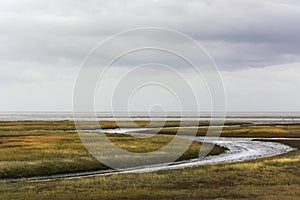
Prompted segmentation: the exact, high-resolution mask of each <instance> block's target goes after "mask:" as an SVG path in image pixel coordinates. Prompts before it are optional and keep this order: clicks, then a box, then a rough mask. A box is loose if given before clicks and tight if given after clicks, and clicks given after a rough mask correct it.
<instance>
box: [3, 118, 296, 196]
mask: <svg viewBox="0 0 300 200" xmlns="http://www.w3.org/2000/svg"><path fill="white" fill-rule="evenodd" d="M39 123H41V122H39ZM51 123H53V122H51ZM67 123H69V122H67ZM8 124H9V123H8ZM8 124H7V125H8ZM20 124H22V123H21V122H20ZM20 124H18V125H17V126H16V127H14V125H13V124H10V125H8V126H10V128H8V126H6V127H5V126H0V127H1V128H0V129H1V130H0V135H1V137H0V141H1V148H0V149H1V150H3V149H5V148H3V146H2V145H8V144H9V143H6V142H4V139H7V140H9V138H11V139H15V140H18V138H24V137H33V138H35V137H37V136H38V137H44V136H45V135H47V134H49V131H50V132H52V134H51V135H53V137H54V136H55V137H58V136H59V135H63V134H66V135H67V136H68V139H67V140H65V139H63V140H62V141H61V143H59V142H58V141H60V139H54V138H51V139H49V138H47V137H45V138H44V139H45V141H43V140H41V138H36V140H37V141H35V142H33V143H34V144H36V143H37V144H39V143H40V142H41V143H45V142H50V141H52V142H53V143H54V144H56V143H57V142H58V144H60V145H58V146H60V147H63V145H64V144H68V142H67V141H70V140H71V141H72V137H77V136H76V134H75V133H74V132H73V130H72V128H70V127H71V126H72V125H69V124H65V125H64V124H63V123H62V124H61V125H55V128H54V127H53V129H55V130H53V129H51V127H50V128H49V124H47V127H48V128H47V129H48V130H42V129H41V126H44V125H42V124H35V125H34V127H32V126H30V125H26V126H24V125H22V126H23V128H25V129H26V131H24V130H22V128H20V127H19V126H20ZM53 124H55V123H53ZM53 126H54V125H53ZM68 126H70V127H68ZM37 127H38V128H37ZM298 128H299V127H298V126H283V125H282V126H274V127H273V126H259V127H254V126H251V127H249V126H242V127H235V128H233V131H232V132H231V131H230V129H226V130H224V132H223V134H224V133H226V134H229V133H230V134H231V135H234V136H248V135H249V130H251V132H250V133H251V134H252V135H255V134H261V135H267V137H274V136H275V137H277V136H280V137H285V136H288V137H290V136H292V135H293V136H294V135H295V136H298V137H299V134H300V132H298V130H299V129H298ZM268 129H269V130H270V131H268ZM234 133H235V134H234ZM114 137H116V136H114ZM121 137H125V136H121ZM112 138H113V137H112ZM116 139H117V140H116V141H115V142H116V143H118V142H119V141H118V140H121V141H122V139H121V138H116ZM123 139H125V138H123ZM126 139H128V140H131V139H132V138H126ZM77 140H78V138H77ZM112 140H113V139H112ZM15 142H17V141H15ZM78 142H80V141H79V140H78ZM132 142H133V143H132V144H133V145H131V146H129V147H130V148H131V149H129V150H131V151H138V149H139V148H136V142H137V141H134V140H133V141H132ZM139 142H140V141H138V143H139ZM165 142H167V141H165ZM280 142H282V143H284V144H288V145H290V146H293V147H295V148H300V143H299V141H293V140H288V139H286V140H284V141H280ZM50 143H51V142H50ZM15 145H16V144H15ZM30 145H33V144H31V143H29V146H30ZM76 145H78V146H79V144H76ZM76 145H75V146H76ZM119 145H122V143H121V144H119ZM196 145H197V144H196ZM198 145H199V144H198ZM150 146H152V145H150ZM8 148H11V147H8ZM64 148H65V147H63V148H62V149H64ZM80 148H82V146H81V147H80ZM151 148H154V149H155V148H157V146H156V147H155V146H152V147H151ZM197 148H199V146H197ZM71 149H74V147H73V146H72V147H70V148H69V150H68V151H71ZM39 151H42V149H39ZM74 151H75V152H76V148H75V149H74ZM80 152H83V151H80ZM19 153H21V152H19ZM85 153H86V152H85ZM21 154H22V153H21ZM1 155H4V154H1ZM66 155H68V154H66ZM20 156H25V157H26V153H23V155H20ZM73 156H74V155H72V154H70V158H73ZM85 156H88V154H87V153H86V154H83V157H85ZM29 158H30V157H29ZM73 167H74V166H73ZM0 199H1V200H2V199H3V200H6V199H9V200H11V199H58V200H65V199H300V151H299V150H295V151H292V152H289V153H286V154H283V155H279V156H274V157H270V158H261V159H256V160H251V161H245V162H237V163H227V164H218V165H204V166H198V167H191V168H185V169H177V170H163V171H157V172H152V173H140V174H118V175H107V176H100V177H90V178H77V179H71V180H65V179H58V180H52V181H47V182H43V181H37V182H18V183H3V182H2V183H1V182H0Z"/></svg>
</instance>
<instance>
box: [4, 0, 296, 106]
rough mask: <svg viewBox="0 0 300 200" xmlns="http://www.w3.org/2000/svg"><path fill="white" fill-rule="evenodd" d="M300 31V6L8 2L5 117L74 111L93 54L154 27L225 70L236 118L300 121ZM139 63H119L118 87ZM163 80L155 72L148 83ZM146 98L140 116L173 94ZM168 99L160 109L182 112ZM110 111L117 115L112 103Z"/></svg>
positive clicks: (282, 2)
mask: <svg viewBox="0 0 300 200" xmlns="http://www.w3.org/2000/svg"><path fill="white" fill-rule="evenodd" d="M299 21H300V2H299V1H296V0H294V1H293V0H273V1H271V0H244V1H239V0H230V1H224V0H203V1H196V0H195V1H180V0H168V1H164V0H162V1H158V0H154V1H138V0H136V1H134V0H131V1H130V0H110V1H96V0H86V1H79V0H41V1H37V0H35V1H33V0H1V1H0V91H1V93H0V111H72V96H73V86H74V82H75V80H76V77H77V75H78V72H79V70H80V64H81V63H82V61H83V59H84V58H85V57H86V56H87V54H88V53H89V52H90V51H91V49H93V48H94V47H95V46H96V45H97V44H99V43H100V42H102V41H103V40H105V39H106V38H107V37H109V36H111V35H113V34H116V33H118V32H121V31H124V30H128V29H132V28H137V27H148V26H154V27H165V28H171V29H174V30H177V31H179V32H182V33H184V34H187V35H188V36H190V37H192V38H193V39H195V40H196V41H197V42H199V43H200V44H202V45H203V46H204V47H205V49H206V50H207V51H208V52H209V54H210V55H211V57H212V58H213V60H214V61H215V63H216V64H217V66H218V68H219V69H220V73H221V75H222V78H223V81H224V87H225V91H226V97H227V101H226V102H227V110H229V111H300V92H299V91H300V26H299ZM157 37H158V38H157V39H159V37H160V36H159V35H157ZM160 39H162V38H160ZM132 40H135V38H134V37H133V38H129V39H128V42H131V41H132ZM123 45H126V44H123ZM106 53H110V52H109V51H108V52H106ZM143 58H144V57H143V56H137V58H136V59H138V60H139V61H140V60H141V59H142V60H143ZM134 59H135V58H134ZM134 59H128V60H126V61H124V62H123V63H119V65H118V66H117V67H116V70H117V71H118V73H116V74H115V75H114V76H112V77H114V78H115V79H116V80H117V79H118V77H116V75H117V74H120V75H121V74H122V72H124V69H125V68H128V67H129V66H130V65H131V64H132V65H134V64H135V63H136V62H135V60H134ZM175 65H176V63H175ZM179 68H180V69H179V70H180V71H182V73H186V76H187V77H190V78H191V81H192V82H193V81H196V80H194V79H195V77H193V74H189V71H188V70H186V71H185V66H184V65H180V66H179ZM146 72H147V70H146ZM162 74H163V72H161V73H160V72H158V71H155V73H151V70H150V72H149V74H148V78H150V79H151V77H155V76H158V75H162ZM136 76H138V75H136ZM112 77H110V78H109V79H110V80H111V79H114V78H112ZM133 79H134V78H133ZM107 84H109V83H107ZM199 85H201V84H199ZM199 87H200V88H201V87H202V86H199ZM108 91H110V88H106V90H105V89H103V90H102V91H98V92H100V93H101V92H102V95H103V93H104V94H105V93H106V92H108ZM146 91H147V92H144V93H140V94H139V95H137V96H136V97H135V101H134V102H133V104H132V105H131V106H133V109H135V108H136V109H139V110H143V109H145V108H146V107H147V106H149V105H148V104H151V98H150V97H151V96H152V97H153V96H155V95H157V94H163V92H162V91H159V89H157V88H156V89H155V88H149V89H148V90H146ZM154 91H155V92H157V93H155V92H154ZM199 91H200V90H199ZM147 93H148V95H147ZM149 93H151V94H149ZM143 96H146V98H143ZM149 96H150V97H149ZM201 96H202V94H201V91H200V92H199V94H198V98H200V99H201ZM168 98H169V97H167V96H166V97H164V98H162V99H161V101H162V102H159V101H158V99H156V98H155V99H154V100H153V101H154V102H155V103H156V104H168V105H169V106H170V107H169V108H167V109H170V110H172V109H176V106H175V105H174V106H172V103H171V101H169V100H168ZM170 98H171V97H170ZM187 98H189V97H187ZM203 99H204V100H203V101H208V100H207V99H206V100H205V98H204V97H203ZM100 104H101V105H98V107H97V108H98V109H99V110H109V109H108V104H109V102H106V103H105V102H103V103H100ZM204 105H205V103H204ZM135 106H136V107H135ZM145 106H146V107H145ZM120 109H122V108H120ZM201 109H203V110H205V109H206V108H205V106H203V107H201ZM191 110H192V108H191Z"/></svg>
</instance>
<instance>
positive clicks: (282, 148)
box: [0, 128, 299, 182]
mask: <svg viewBox="0 0 300 200" xmlns="http://www.w3.org/2000/svg"><path fill="white" fill-rule="evenodd" d="M105 132H110V133H115V134H134V135H136V134H141V135H142V133H138V132H139V130H132V129H126V128H123V129H121V130H120V129H110V130H106V131H105ZM181 137H183V138H186V139H189V140H193V141H198V142H204V141H205V142H209V143H213V144H216V145H219V146H223V147H226V148H227V149H228V150H227V151H225V152H224V153H221V154H219V155H215V156H208V157H205V158H198V159H191V160H185V161H180V162H173V163H163V164H157V165H148V166H142V167H138V168H129V169H124V170H122V171H116V170H99V171H89V172H80V173H69V174H60V175H52V176H39V177H30V178H14V179H0V182H19V181H50V180H54V179H60V178H65V179H74V178H82V177H92V176H105V175H111V174H122V173H144V172H154V171H158V170H170V169H179V168H185V167H192V166H199V165H205V164H217V163H229V162H238V161H246V160H252V159H256V158H262V157H270V156H275V155H279V154H283V153H287V152H290V151H292V150H295V149H294V148H292V147H290V146H287V145H284V144H281V143H277V142H265V141H254V140H255V139H263V138H233V137H219V138H214V137H210V138H209V137H200V136H197V137H191V136H181ZM281 139H282V140H283V139H287V138H268V140H281ZM288 139H289V140H299V138H288Z"/></svg>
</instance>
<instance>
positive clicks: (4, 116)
mask: <svg viewBox="0 0 300 200" xmlns="http://www.w3.org/2000/svg"><path fill="white" fill-rule="evenodd" d="M76 116H77V117H76V118H74V115H73V113H72V112H1V113H0V121H33V120H74V119H77V120H86V121H88V120H91V119H95V118H96V117H95V116H93V115H90V114H88V113H80V115H76ZM78 116H79V117H78ZM147 116H148V115H147V113H143V112H136V113H132V114H131V117H130V116H129V115H128V114H126V113H116V114H114V115H113V114H112V113H108V112H102V113H97V119H99V120H108V121H110V120H116V119H117V120H119V121H122V120H123V121H125V120H128V119H130V118H131V119H132V118H133V119H134V120H147V119H149V117H147ZM162 116H163V117H162ZM167 116H168V117H165V116H164V115H161V114H160V113H156V114H153V113H152V115H151V117H152V118H154V119H155V120H166V119H169V120H183V121H190V120H191V121H196V120H200V121H207V120H211V118H210V117H208V116H209V113H201V115H199V114H196V113H192V112H187V113H183V114H182V117H179V116H180V114H179V113H175V112H173V113H168V115H167ZM214 119H215V120H218V118H214ZM226 120H227V121H247V122H248V121H249V122H264V123H265V122H280V123H285V122H287V123H288V122H300V112H228V113H227V114H226Z"/></svg>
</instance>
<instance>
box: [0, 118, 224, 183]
mask: <svg viewBox="0 0 300 200" xmlns="http://www.w3.org/2000/svg"><path fill="white" fill-rule="evenodd" d="M0 127H1V128H0V178H2V179H3V178H17V177H32V176H44V175H54V174H64V173H74V172H83V171H95V170H102V169H103V170H104V169H108V167H106V166H105V165H103V164H101V163H99V161H97V160H96V159H95V158H94V157H92V156H91V155H90V154H89V153H88V151H87V150H86V148H85V147H84V145H83V143H82V142H81V140H80V139H79V136H78V134H77V132H76V131H75V130H74V125H73V126H72V124H71V123H70V122H59V123H57V124H56V123H55V122H31V123H28V122H16V123H12V122H7V123H3V122H2V123H1V126H0ZM107 136H108V138H109V139H110V140H111V141H112V142H113V143H114V144H116V145H117V146H119V147H120V148H123V149H125V150H128V151H131V152H137V153H145V152H152V151H155V150H158V149H160V148H161V147H163V146H165V145H166V144H168V143H169V142H170V141H171V140H172V139H173V136H168V137H165V136H153V137H150V138H137V137H132V136H129V135H120V134H118V135H116V134H107ZM184 141H185V139H181V140H179V142H178V146H180V142H184ZM200 147H201V144H200V143H198V142H193V143H192V144H191V146H190V148H189V149H187V151H186V152H185V153H184V154H183V155H182V156H181V157H180V158H179V159H178V160H186V159H192V158H197V157H198V156H199V149H200ZM224 150H225V149H224V148H221V147H217V146H216V147H215V148H214V149H213V151H212V152H211V153H210V154H219V153H222V152H224Z"/></svg>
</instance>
